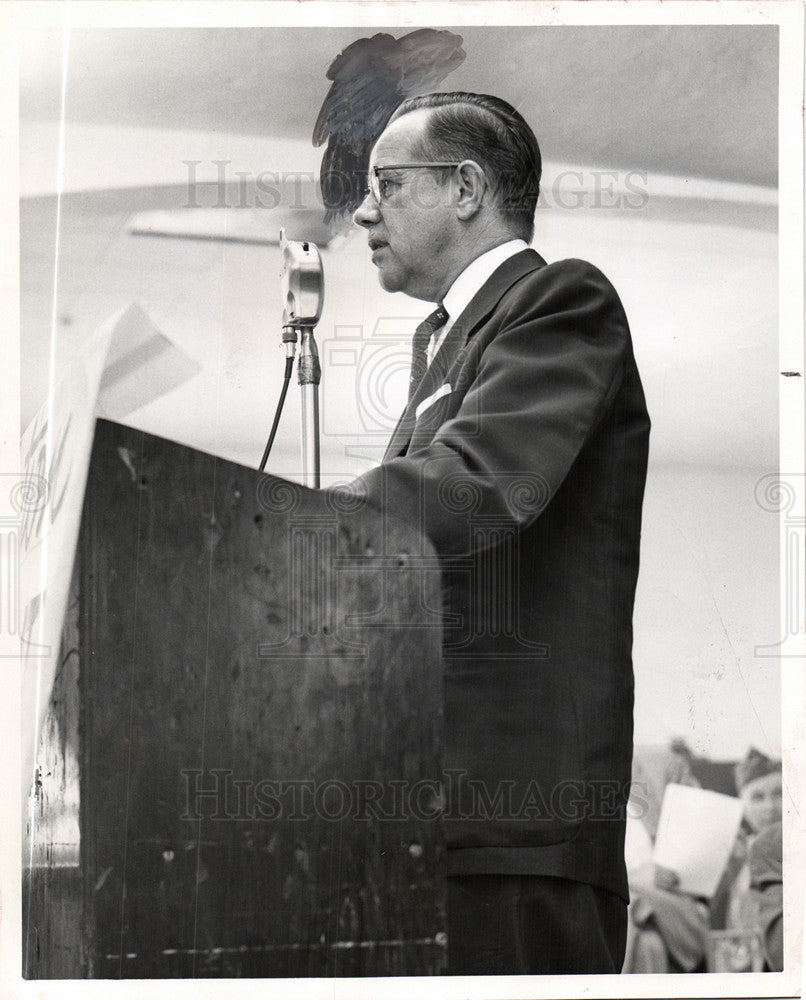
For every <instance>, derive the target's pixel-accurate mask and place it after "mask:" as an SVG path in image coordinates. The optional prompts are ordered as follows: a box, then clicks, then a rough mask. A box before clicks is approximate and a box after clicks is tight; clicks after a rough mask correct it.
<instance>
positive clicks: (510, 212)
mask: <svg viewBox="0 0 806 1000" xmlns="http://www.w3.org/2000/svg"><path fill="white" fill-rule="evenodd" d="M419 108H429V109H432V111H433V113H432V114H431V115H429V117H428V122H427V124H426V127H425V133H424V136H423V140H422V143H421V146H420V149H419V150H418V152H417V155H421V156H422V157H423V159H427V160H445V161H454V160H455V161H461V160H470V159H472V160H475V161H476V162H477V163H478V164H479V166H480V167H482V169H483V170H484V173H485V176H486V177H487V181H488V183H489V184H490V186H491V188H492V191H493V197H494V199H495V203H496V205H497V206H498V209H499V211H500V212H501V213H502V215H503V216H504V217H505V218H506V219H507V221H508V222H509V223H510V224H511V226H512V229H513V231H514V232H516V233H517V234H518V235H519V236H522V237H523V238H524V239H525V240H526V241H527V243H528V242H529V241H530V240H531V239H532V236H533V235H534V223H535V219H534V217H535V209H536V207H537V197H538V194H539V193H540V174H541V170H542V163H541V158H540V147H539V146H538V145H537V139H536V138H535V134H534V132H533V131H532V130H531V128H529V126H528V125H527V124H526V122H525V121H524V119H523V117H522V115H521V114H520V113H519V112H517V111H516V110H515V108H513V107H512V105H511V104H507V102H506V101H502V100H501V99H500V98H499V97H491V96H490V95H489V94H468V93H464V92H463V91H454V92H452V93H448V94H425V95H423V96H422V97H410V98H409V99H408V100H406V101H404V102H403V103H402V104H401V105H400V106H399V107H398V108H397V110H396V111H395V112H394V114H393V115H392V117H391V118H390V119H389V123H390V124H391V123H392V122H393V121H396V120H397V119H398V118H402V116H403V115H407V114H409V112H411V111H417V110H418V109H419Z"/></svg>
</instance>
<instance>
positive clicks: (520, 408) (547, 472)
mask: <svg viewBox="0 0 806 1000" xmlns="http://www.w3.org/2000/svg"><path fill="white" fill-rule="evenodd" d="M491 332H492V337H491V339H490V334H491ZM473 352H476V354H477V355H478V357H477V359H476V363H475V364H468V365H467V366H466V369H467V372H466V379H465V381H466V383H467V384H466V385H457V386H456V387H455V391H460V392H464V396H463V399H462V404H461V407H460V408H459V410H458V412H456V414H455V415H454V416H453V417H452V418H451V419H449V420H447V421H446V422H445V423H444V424H442V426H441V427H440V428H439V429H438V431H437V433H436V434H435V436H434V437H433V439H432V440H431V441H430V442H429V443H428V444H427V445H426V446H423V447H420V448H416V449H415V450H410V451H409V452H408V453H407V454H406V455H404V456H402V457H398V458H394V459H392V460H391V461H388V462H386V463H384V464H382V465H381V466H379V467H378V468H376V469H373V470H371V471H370V472H368V473H366V474H365V475H363V476H361V477H359V479H358V480H357V481H356V482H355V484H354V488H355V489H357V490H358V491H361V492H366V494H367V496H368V497H369V498H370V500H371V501H373V502H374V503H376V504H379V505H380V506H381V507H382V508H383V509H384V510H386V511H388V512H390V513H391V514H392V515H393V516H396V517H399V518H401V519H403V520H405V521H408V522H413V523H415V524H416V526H417V527H419V528H420V530H421V531H423V532H424V533H425V534H426V535H427V536H428V537H429V538H430V539H431V541H432V543H433V544H434V546H435V548H436V550H437V552H438V553H440V554H442V555H458V554H462V553H463V552H465V551H467V550H468V548H469V544H470V543H469V538H468V528H467V521H468V513H469V512H470V511H472V513H473V514H474V516H481V517H484V518H486V519H489V520H490V521H492V522H494V523H498V524H500V525H501V526H502V527H506V528H513V527H514V528H523V527H525V526H527V525H528V524H530V523H531V522H532V521H534V519H535V518H537V517H538V516H539V515H540V513H541V511H542V510H544V509H545V507H546V506H547V505H548V503H549V502H550V501H551V498H552V497H553V496H554V494H555V493H556V491H557V490H558V488H559V487H560V485H561V483H562V482H563V480H564V479H565V477H566V475H567V473H568V471H569V469H570V468H571V467H572V466H573V464H574V461H575V459H576V457H577V456H578V455H579V453H580V451H581V450H582V448H583V447H584V446H585V444H586V442H587V441H588V440H589V438H590V436H591V435H592V434H593V433H594V431H595V429H596V427H597V426H598V425H599V423H600V421H601V420H602V418H603V416H604V415H605V414H606V413H607V411H608V408H609V407H610V405H611V404H612V401H613V398H614V396H615V394H616V393H617V391H618V388H619V385H620V383H621V380H622V377H623V373H624V365H625V359H626V357H627V356H628V354H629V353H630V352H631V347H630V340H629V330H628V327H627V321H626V317H625V315H624V311H623V309H622V306H621V303H620V301H619V299H618V296H617V295H616V293H615V291H614V289H613V287H612V286H611V285H610V283H609V282H608V280H607V279H606V278H605V277H604V275H602V274H601V272H599V271H598V270H597V269H596V268H594V267H592V266H591V265H589V264H586V263H584V262H583V261H563V262H561V263H558V264H553V265H549V266H547V267H545V268H542V269H540V270H539V271H536V272H533V273H531V274H529V275H527V276H525V277H524V278H522V279H521V280H520V281H519V282H517V283H516V284H515V285H514V286H513V287H512V288H510V289H509V290H508V291H507V292H506V293H505V295H504V296H503V298H502V299H501V301H500V302H499V305H498V309H497V310H496V311H495V312H494V313H493V316H492V317H491V319H490V320H489V321H488V324H487V326H483V327H482V328H481V329H480V330H479V331H478V332H477V333H476V334H475V336H474V337H473V338H471V340H470V346H469V353H468V357H469V358H475V355H474V353H473ZM479 352H480V353H479ZM580 503H584V497H580Z"/></svg>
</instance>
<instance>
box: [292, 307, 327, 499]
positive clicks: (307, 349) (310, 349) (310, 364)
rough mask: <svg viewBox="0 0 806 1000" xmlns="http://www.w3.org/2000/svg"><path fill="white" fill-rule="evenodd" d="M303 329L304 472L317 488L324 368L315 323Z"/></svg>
mask: <svg viewBox="0 0 806 1000" xmlns="http://www.w3.org/2000/svg"><path fill="white" fill-rule="evenodd" d="M301 333H302V338H301V340H302V343H301V346H300V352H299V359H298V361H297V381H298V382H299V386H300V390H301V392H302V421H301V437H302V476H303V483H304V485H305V486H310V487H311V488H312V489H315V490H318V489H319V486H320V459H319V382H320V380H321V378H322V369H321V367H320V365H319V351H318V349H317V347H316V340H315V339H314V336H313V327H312V326H304V327H302V330H301Z"/></svg>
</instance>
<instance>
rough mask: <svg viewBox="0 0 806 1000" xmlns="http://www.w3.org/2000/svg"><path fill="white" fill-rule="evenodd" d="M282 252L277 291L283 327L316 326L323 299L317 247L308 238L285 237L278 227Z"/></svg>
mask: <svg viewBox="0 0 806 1000" xmlns="http://www.w3.org/2000/svg"><path fill="white" fill-rule="evenodd" d="M280 249H281V251H282V254H283V271H282V275H281V290H282V298H283V326H284V327H286V326H292V327H295V328H296V329H301V328H302V327H311V326H316V324H317V323H318V322H319V317H320V316H321V315H322V305H323V303H324V299H325V277H324V271H323V269H322V258H321V256H320V254H319V248H318V247H317V245H316V244H315V243H311V242H309V241H308V240H302V241H298V240H287V239H286V238H285V230H284V229H281V230H280Z"/></svg>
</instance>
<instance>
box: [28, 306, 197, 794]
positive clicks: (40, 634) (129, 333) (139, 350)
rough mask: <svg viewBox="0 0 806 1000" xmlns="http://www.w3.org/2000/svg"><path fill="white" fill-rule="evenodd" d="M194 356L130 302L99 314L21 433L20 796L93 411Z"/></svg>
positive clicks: (156, 392)
mask: <svg viewBox="0 0 806 1000" xmlns="http://www.w3.org/2000/svg"><path fill="white" fill-rule="evenodd" d="M198 370H199V365H198V364H197V363H196V362H195V361H193V360H192V359H191V358H189V357H188V356H187V355H186V354H184V352H182V351H181V350H180V349H179V348H178V347H177V346H176V345H175V344H173V343H172V342H171V341H170V340H169V339H168V338H167V337H166V336H165V335H164V334H162V333H161V332H160V331H159V330H158V329H157V327H156V326H154V324H153V323H152V322H151V320H150V319H149V317H148V316H147V315H146V314H145V312H144V311H143V310H142V309H141V308H140V306H138V305H136V304H134V303H133V304H131V305H129V306H127V307H125V308H124V309H121V310H120V311H119V312H118V313H116V314H115V315H114V316H112V317H111V318H110V319H109V320H107V321H106V322H105V323H104V324H103V325H102V326H101V327H100V328H99V329H98V331H97V332H96V333H95V334H93V336H92V337H91V338H90V339H89V341H88V342H87V343H86V344H85V346H84V348H83V349H82V350H81V351H79V352H78V353H77V354H76V357H75V359H74V361H73V363H72V365H71V366H70V368H69V370H68V371H67V372H65V374H64V376H63V377H62V378H61V379H60V380H59V381H58V382H57V383H56V385H55V386H54V387H53V389H52V391H51V393H50V398H49V399H48V400H47V401H46V403H45V404H44V405H43V406H42V408H41V409H40V410H39V412H38V413H37V415H36V416H35V417H34V419H33V420H32V421H31V423H30V424H29V425H28V427H27V428H26V429H25V432H24V434H23V435H22V441H21V449H20V453H21V456H22V462H23V467H24V469H25V485H26V489H27V491H28V493H29V495H30V503H28V504H27V508H26V510H25V512H24V514H23V520H22V525H21V530H20V553H19V556H20V562H19V567H20V628H19V632H20V652H21V656H22V658H23V684H22V743H23V745H22V784H23V801H25V798H26V797H27V795H28V791H29V788H30V786H31V781H32V778H33V774H34V766H35V755H36V750H37V747H36V743H37V736H38V733H39V732H40V731H41V728H42V725H43V722H44V719H45V715H46V713H47V707H48V701H49V698H50V692H51V689H52V687H53V681H54V678H55V676H56V672H57V669H58V666H59V664H58V656H59V641H60V638H61V631H62V624H63V622H64V615H65V610H66V608H67V598H68V595H69V590H70V579H71V576H72V572H73V558H74V556H75V549H76V543H77V541H78V530H79V525H80V522H81V510H82V506H83V503H84V488H85V486H86V481H87V470H88V468H89V460H90V453H91V449H92V441H93V436H94V432H95V418H96V416H102V417H108V418H110V419H113V420H122V419H123V418H124V417H125V416H126V415H127V414H129V413H131V412H132V411H133V410H135V409H138V408H139V407H141V406H144V405H145V404H146V403H148V402H151V401H152V400H153V399H156V398H157V397H159V396H162V395H163V394H164V393H166V392H168V391H169V390H170V389H173V388H175V387H176V386H177V385H179V384H181V383H182V382H185V381H186V380H187V379H188V378H190V376H191V375H193V374H195V373H196V372H197V371H198Z"/></svg>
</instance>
